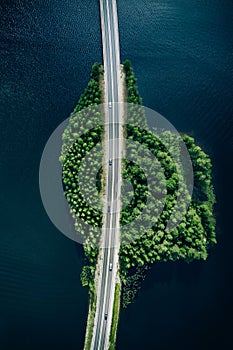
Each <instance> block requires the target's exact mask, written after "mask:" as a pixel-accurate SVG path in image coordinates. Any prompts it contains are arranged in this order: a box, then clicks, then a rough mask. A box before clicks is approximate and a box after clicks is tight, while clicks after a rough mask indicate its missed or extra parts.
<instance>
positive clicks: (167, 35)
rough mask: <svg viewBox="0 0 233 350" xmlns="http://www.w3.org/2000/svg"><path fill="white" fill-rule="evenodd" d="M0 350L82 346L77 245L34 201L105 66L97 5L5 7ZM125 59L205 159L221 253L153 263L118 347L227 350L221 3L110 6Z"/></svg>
mask: <svg viewBox="0 0 233 350" xmlns="http://www.w3.org/2000/svg"><path fill="white" fill-rule="evenodd" d="M0 10H1V31H0V43H1V58H0V63H1V68H0V69H1V73H0V76H1V85H0V100H1V104H0V123H1V124H0V130H1V149H0V164H1V173H0V176H1V183H2V190H1V193H0V203H1V235H0V344H1V348H2V349H4V350H9V349H24V350H29V349H30V350H31V349H41V348H43V349H44V350H47V349H51V348H56V349H67V348H68V349H76V350H77V349H82V347H83V341H84V333H85V326H86V317H87V311H88V293H87V290H86V289H84V288H82V287H81V284H80V280H79V274H80V271H81V266H82V265H83V263H84V257H83V253H82V248H81V247H80V246H77V245H75V244H74V243H73V242H72V241H70V240H69V239H67V238H66V237H64V236H63V235H62V234H60V233H59V232H58V231H57V230H56V228H55V227H54V226H53V225H52V223H51V222H50V221H49V219H48V217H47V215H46V213H45V211H44V209H43V206H42V203H41V200H40V194H39V188H38V168H39V162H40V157H41V154H42V152H43V147H44V145H45V143H46V141H47V139H48V137H49V136H50V134H51V133H52V131H53V130H54V129H55V128H56V126H57V125H58V124H60V123H61V122H62V121H63V120H64V119H65V118H67V116H68V115H69V113H70V112H71V111H72V110H73V107H74V106H75V104H76V102H77V99H78V97H79V95H80V94H81V93H82V91H83V89H84V88H85V86H86V84H87V82H88V80H89V72H90V69H91V65H92V64H93V63H94V62H95V61H100V60H101V59H102V58H101V57H102V56H101V55H102V51H101V37H100V24H99V17H98V16H99V14H98V11H99V9H98V1H92V2H90V1H84V0H81V1H74V0H63V1H60V0H53V1H45V0H27V1H26V0H11V1H8V0H2V1H1V3H0ZM118 10H119V21H120V38H121V55H122V60H124V59H126V58H129V59H130V60H131V61H132V64H133V66H134V69H135V73H136V76H137V78H138V86H139V90H140V93H141V96H142V97H143V102H144V105H145V106H147V107H150V108H152V109H154V110H156V111H158V112H159V113H161V114H162V115H163V116H164V117H166V118H167V119H168V120H169V121H170V122H171V123H173V125H174V126H175V127H176V128H177V129H178V130H179V131H181V132H189V133H190V134H192V135H193V136H194V137H195V138H196V140H197V142H198V143H199V144H200V145H201V146H202V147H203V148H204V149H205V150H206V151H207V152H208V153H209V154H210V155H211V157H212V160H213V165H214V168H213V169H214V183H215V188H216V195H217V201H218V202H217V205H216V217H217V223H218V227H217V232H218V242H219V243H218V245H217V246H216V247H214V249H213V250H212V251H211V252H210V256H209V259H208V260H207V261H206V262H204V263H201V262H195V263H192V264H189V265H187V264H185V263H182V262H176V263H166V264H157V265H155V266H154V267H153V269H151V271H150V272H149V274H148V276H147V279H146V280H145V281H144V283H143V287H142V289H141V291H140V293H139V296H138V298H137V300H136V302H135V303H134V304H132V305H131V306H130V307H129V308H128V309H127V310H123V311H122V312H121V316H120V323H119V332H118V340H117V349H119V350H125V349H126V350H131V349H132V350H134V349H135V350H139V349H140V350H141V349H158V350H167V349H170V348H171V347H173V348H174V349H187V348H189V349H196V348H199V349H201V350H202V349H215V348H222V349H225V348H226V347H228V348H229V347H230V344H232V340H231V332H232V312H233V304H232V296H233V285H232V268H233V264H232V248H231V247H232V244H233V238H232V225H231V217H232V210H231V196H230V189H231V188H232V186H231V185H232V131H233V126H232V114H233V98H232V86H233V53H232V36H233V35H232V34H233V24H232V18H233V3H232V1H231V0H222V1H220V0H219V1H217V0H205V1H204V0H202V1H201V0H189V1H187V0H173V1H172V0H164V1H152V0H147V1H139V0H137V1H136V0H130V1H129V0H128V1H125V0H118Z"/></svg>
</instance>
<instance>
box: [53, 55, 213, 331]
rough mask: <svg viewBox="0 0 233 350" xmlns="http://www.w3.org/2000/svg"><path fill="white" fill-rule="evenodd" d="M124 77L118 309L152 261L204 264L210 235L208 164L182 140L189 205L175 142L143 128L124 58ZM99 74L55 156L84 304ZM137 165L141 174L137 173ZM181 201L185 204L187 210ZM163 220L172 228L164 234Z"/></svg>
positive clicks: (91, 269) (98, 222)
mask: <svg viewBox="0 0 233 350" xmlns="http://www.w3.org/2000/svg"><path fill="white" fill-rule="evenodd" d="M124 71H125V76H126V87H127V101H128V102H129V103H130V105H129V108H128V111H127V123H128V124H127V125H126V127H125V135H126V138H127V141H126V159H125V160H123V179H124V181H123V189H122V194H123V196H122V207H123V209H122V212H121V218H120V221H121V222H120V223H121V240H122V244H121V248H120V275H121V281H122V284H123V295H122V304H123V306H124V307H126V306H127V305H128V304H129V303H131V302H132V300H133V299H134V298H135V296H136V295H137V292H138V290H139V288H140V285H141V281H142V280H143V279H144V278H145V276H146V272H147V270H148V269H149V268H150V266H151V265H152V264H153V263H155V262H164V261H168V260H172V261H174V260H177V259H182V260H185V261H186V262H188V263H189V262H191V261H193V260H195V259H203V260H205V259H206V258H207V256H208V249H209V247H210V246H211V245H212V244H214V243H216V234H215V220H214V216H213V206H214V203H215V196H214V191H213V186H212V184H211V167H212V166H211V161H210V158H209V157H208V155H207V154H206V153H205V152H204V151H203V150H202V149H201V148H200V147H199V146H197V145H196V144H195V141H194V139H193V138H192V137H190V136H188V135H182V140H183V142H184V143H185V145H186V147H187V149H188V152H189V154H190V158H191V161H192V165H193V171H194V191H193V196H192V199H191V198H190V194H189V192H188V188H187V185H186V182H185V181H184V178H185V173H184V172H182V169H181V168H182V167H181V156H180V154H176V155H175V156H174V153H172V150H176V149H177V148H179V143H180V142H181V138H180V137H179V136H178V135H176V134H173V133H171V132H169V131H164V132H162V133H160V135H159V137H158V135H157V134H156V133H152V132H151V131H150V130H149V129H148V126H147V121H146V118H145V114H144V112H143V108H142V107H141V104H142V99H141V97H140V95H139V92H138V89H137V85H136V78H135V76H134V72H133V69H132V67H131V64H130V62H129V61H128V60H127V61H125V63H124ZM102 73H103V70H102V66H101V65H100V64H98V63H95V64H94V66H93V68H92V72H91V80H90V82H89V83H88V86H87V88H86V89H85V91H84V93H83V94H82V95H81V97H80V100H79V102H78V104H77V106H76V107H75V109H74V112H73V113H72V115H71V117H70V120H69V123H68V126H67V128H66V129H65V131H64V133H63V136H62V139H63V145H62V151H61V157H60V161H61V163H62V167H63V168H62V169H63V186H64V192H65V195H66V198H67V201H68V203H69V206H70V210H71V214H72V216H73V218H74V220H75V228H76V231H77V232H79V234H81V236H82V237H83V241H84V251H85V256H86V264H85V266H84V267H83V270H82V273H81V281H82V284H83V286H88V287H89V290H90V295H91V298H92V300H94V293H93V292H94V276H95V268H96V262H97V256H98V248H97V246H98V241H99V238H100V233H101V227H102V218H103V214H102V211H103V208H102V202H101V196H100V193H101V191H102V189H103V183H102V182H103V177H104V176H103V175H104V174H103V169H102V167H101V164H102V157H103V152H102V145H101V140H102V138H103V127H101V125H102V120H101V112H102V111H101V107H100V106H99V104H100V103H101V96H102V91H101V85H100V79H101V77H102ZM168 143H169V145H170V146H169V149H168V148H167V146H166V144H168ZM127 154H130V157H127ZM140 155H142V156H140ZM151 155H153V157H151ZM140 158H141V160H139V159H140ZM143 165H145V168H146V169H148V171H147V172H145V171H144V170H142V169H144V167H143ZM148 177H149V178H150V181H148ZM84 190H85V194H84ZM178 199H179V208H178V210H177V209H176V203H177V201H178ZM187 202H190V205H189V207H188V208H186V203H187ZM186 209H187V210H186ZM170 222H172V224H173V228H172V229H168V223H170ZM115 297H116V296H115ZM114 332H115V331H114ZM111 334H112V335H113V334H115V333H111Z"/></svg>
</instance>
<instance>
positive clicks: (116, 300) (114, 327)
mask: <svg viewBox="0 0 233 350" xmlns="http://www.w3.org/2000/svg"><path fill="white" fill-rule="evenodd" d="M120 297H121V285H120V283H117V284H116V288H115V294H114V304H113V314H112V324H111V331H110V337H109V343H110V345H109V350H114V349H115V341H116V332H117V324H118V319H119V312H120Z"/></svg>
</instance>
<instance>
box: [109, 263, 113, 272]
mask: <svg viewBox="0 0 233 350" xmlns="http://www.w3.org/2000/svg"><path fill="white" fill-rule="evenodd" d="M109 271H112V263H110V264H109Z"/></svg>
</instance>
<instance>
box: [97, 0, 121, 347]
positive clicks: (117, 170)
mask: <svg viewBox="0 0 233 350" xmlns="http://www.w3.org/2000/svg"><path fill="white" fill-rule="evenodd" d="M100 15H101V30H102V45H103V62H104V82H105V91H104V93H105V103H106V104H105V142H104V144H105V152H104V154H105V158H104V159H105V196H104V221H103V230H102V244H101V247H103V248H102V249H101V250H100V254H101V258H100V259H99V265H100V266H99V272H100V273H99V276H98V281H97V289H96V293H97V301H96V313H95V320H94V329H93V336H92V343H91V349H94V350H97V349H98V350H100V349H101V350H102V349H108V346H109V335H110V328H111V321H112V311H113V303H114V292H115V284H116V276H117V267H118V253H119V247H120V207H121V203H120V194H121V157H122V147H123V145H122V144H123V141H122V135H123V133H122V114H123V113H122V110H121V107H119V106H120V105H119V104H118V103H117V102H122V96H121V91H122V90H121V84H122V82H121V76H120V48H119V32H118V19H117V6H116V0H100ZM110 265H112V266H111V268H110Z"/></svg>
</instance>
